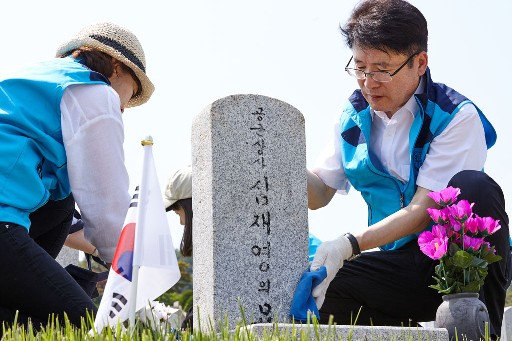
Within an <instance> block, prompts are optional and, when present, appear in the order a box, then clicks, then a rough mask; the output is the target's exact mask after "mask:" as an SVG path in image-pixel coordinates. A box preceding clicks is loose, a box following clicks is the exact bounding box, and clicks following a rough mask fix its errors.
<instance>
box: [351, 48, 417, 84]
mask: <svg viewBox="0 0 512 341" xmlns="http://www.w3.org/2000/svg"><path fill="white" fill-rule="evenodd" d="M419 53H420V51H418V52H416V53H414V54H412V55H411V56H410V57H409V58H407V60H406V61H405V62H404V63H403V64H402V65H400V67H399V68H398V69H396V71H395V72H393V73H390V72H388V71H372V72H364V71H363V70H360V69H354V68H350V67H348V66H349V64H350V62H351V61H352V59H354V56H352V57H350V60H349V61H348V63H347V66H345V71H347V73H348V74H349V75H350V76H352V77H354V78H356V79H366V77H368V76H370V77H371V78H372V79H373V80H374V81H376V82H381V83H387V82H391V80H392V79H393V76H394V75H396V74H397V73H398V71H400V70H402V69H403V68H404V66H405V65H407V63H409V62H410V61H411V59H412V58H414V56H416V55H418V54H419Z"/></svg>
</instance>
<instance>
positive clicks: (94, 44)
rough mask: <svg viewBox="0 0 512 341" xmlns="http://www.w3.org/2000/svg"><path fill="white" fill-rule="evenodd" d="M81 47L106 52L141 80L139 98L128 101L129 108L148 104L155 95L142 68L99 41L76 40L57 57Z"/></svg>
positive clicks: (87, 38) (88, 38)
mask: <svg viewBox="0 0 512 341" xmlns="http://www.w3.org/2000/svg"><path fill="white" fill-rule="evenodd" d="M80 47H89V48H93V49H96V50H99V51H102V52H105V53H106V54H108V55H109V56H112V57H114V58H115V59H117V60H119V61H120V62H121V63H123V64H124V65H126V66H127V67H129V68H130V69H131V70H132V71H133V72H134V73H135V76H137V78H138V79H139V82H140V84H141V87H142V89H141V91H140V92H139V94H138V95H137V96H135V97H133V98H131V99H130V100H129V101H128V103H127V105H126V107H127V108H131V107H136V106H139V105H141V104H144V103H146V102H147V101H148V100H149V98H150V97H151V95H152V94H153V91H155V86H154V85H153V83H152V82H151V81H150V80H149V77H148V76H147V75H146V73H145V72H144V71H142V70H141V69H140V67H138V66H137V65H135V63H133V62H132V61H131V60H130V59H128V58H127V57H126V56H125V55H123V54H122V53H121V52H119V51H117V50H116V49H114V48H113V47H110V46H108V45H105V44H103V43H101V42H99V41H98V40H96V39H93V38H90V37H84V38H81V39H76V38H75V39H72V40H69V41H68V42H66V43H64V44H62V45H61V46H60V47H59V48H58V50H57V53H56V56H57V57H64V56H66V55H68V54H69V53H70V52H71V51H74V50H76V49H78V48H80Z"/></svg>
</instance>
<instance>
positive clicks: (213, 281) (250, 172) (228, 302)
mask: <svg viewBox="0 0 512 341" xmlns="http://www.w3.org/2000/svg"><path fill="white" fill-rule="evenodd" d="M192 169H193V174H194V177H193V184H192V197H193V210H194V221H193V225H194V230H193V231H194V233H193V248H194V249H193V254H194V279H193V281H194V326H195V327H198V324H199V323H201V325H202V326H203V327H205V328H209V325H210V324H209V323H210V321H211V322H212V323H213V324H214V325H216V324H218V323H219V322H221V321H226V320H225V319H226V318H227V319H228V323H229V326H230V327H232V326H234V325H235V324H236V323H237V322H238V321H240V320H241V318H242V309H243V312H244V315H245V319H246V322H247V323H268V322H276V321H277V322H287V321H288V320H289V317H288V314H289V309H290V305H291V301H292V298H293V293H294V291H295V288H296V285H297V282H298V280H299V278H300V275H301V274H302V272H303V271H304V270H306V268H307V266H308V226H307V221H308V211H307V188H306V186H307V184H306V146H305V131H304V118H303V116H302V114H301V113H300V112H299V111H298V110H297V109H295V108H294V107H292V106H291V105H289V104H287V103H284V102H282V101H279V100H277V99H273V98H269V97H265V96H259V95H233V96H228V97H225V98H222V99H219V100H217V101H215V102H213V103H212V104H211V105H209V106H208V107H206V108H205V109H204V111H203V112H202V113H200V114H199V115H198V116H197V117H196V118H195V120H194V122H193V126H192ZM199 317H200V321H199Z"/></svg>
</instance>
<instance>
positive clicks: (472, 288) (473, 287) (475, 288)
mask: <svg viewBox="0 0 512 341" xmlns="http://www.w3.org/2000/svg"><path fill="white" fill-rule="evenodd" d="M481 285H483V282H482V283H480V281H474V282H471V283H469V284H468V285H466V286H465V287H463V288H461V289H462V291H463V292H479V291H480V286H481Z"/></svg>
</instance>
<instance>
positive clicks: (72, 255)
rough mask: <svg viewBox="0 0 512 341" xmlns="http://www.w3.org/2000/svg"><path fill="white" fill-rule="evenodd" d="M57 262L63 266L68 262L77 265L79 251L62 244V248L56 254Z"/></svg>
mask: <svg viewBox="0 0 512 341" xmlns="http://www.w3.org/2000/svg"><path fill="white" fill-rule="evenodd" d="M57 262H59V264H60V265H61V266H62V267H64V268H65V267H66V266H68V265H69V264H73V265H77V266H78V264H79V262H80V260H79V251H78V250H75V249H72V248H69V247H67V246H63V247H62V250H60V252H59V255H58V256H57Z"/></svg>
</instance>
